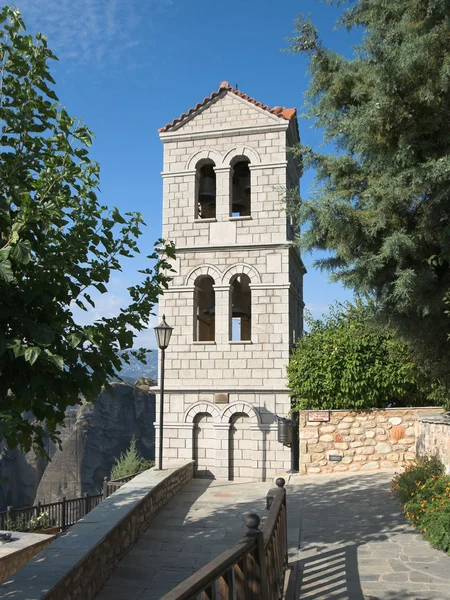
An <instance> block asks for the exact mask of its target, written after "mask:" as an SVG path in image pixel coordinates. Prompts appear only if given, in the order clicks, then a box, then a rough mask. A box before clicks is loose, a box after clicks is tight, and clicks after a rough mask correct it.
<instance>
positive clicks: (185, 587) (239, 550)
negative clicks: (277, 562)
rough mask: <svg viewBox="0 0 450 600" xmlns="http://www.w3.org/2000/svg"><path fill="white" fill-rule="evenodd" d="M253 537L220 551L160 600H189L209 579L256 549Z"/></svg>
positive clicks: (223, 572) (211, 579)
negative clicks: (220, 552)
mask: <svg viewBox="0 0 450 600" xmlns="http://www.w3.org/2000/svg"><path fill="white" fill-rule="evenodd" d="M256 546H257V541H256V539H255V538H251V537H243V538H242V539H241V540H239V542H237V543H236V544H235V545H234V546H232V547H231V548H229V549H228V550H225V552H222V554H220V555H219V556H217V557H216V558H214V559H213V560H212V561H211V562H209V563H208V564H207V565H205V566H204V567H202V568H201V569H199V570H198V571H197V572H196V573H194V574H193V575H191V576H190V577H188V579H186V580H185V581H183V582H182V583H180V584H179V585H177V587H176V588H174V589H173V590H171V591H170V592H169V593H168V594H166V595H165V596H163V597H162V598H161V600H190V599H191V598H192V597H193V596H194V597H195V596H196V595H197V594H200V593H201V592H202V591H203V590H204V588H205V587H207V586H208V585H209V584H210V582H211V581H215V580H216V579H218V578H219V577H221V576H222V575H224V574H225V573H226V572H227V571H229V570H230V569H231V568H233V567H234V565H235V564H236V563H238V562H240V561H241V560H243V559H244V558H245V557H246V556H247V554H248V553H249V552H252V551H253V550H255V549H256Z"/></svg>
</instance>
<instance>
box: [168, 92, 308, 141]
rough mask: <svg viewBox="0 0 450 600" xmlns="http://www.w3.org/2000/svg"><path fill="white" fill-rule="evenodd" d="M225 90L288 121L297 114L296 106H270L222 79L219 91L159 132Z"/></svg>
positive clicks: (175, 123)
mask: <svg viewBox="0 0 450 600" xmlns="http://www.w3.org/2000/svg"><path fill="white" fill-rule="evenodd" d="M223 91H227V92H232V93H233V94H235V95H236V96H239V98H243V99H244V100H247V102H250V104H254V105H255V106H258V107H259V108H262V109H263V110H266V111H267V112H270V113H271V114H273V115H276V116H277V117H280V118H281V119H285V120H287V121H289V120H290V119H292V117H293V116H295V115H296V114H297V110H296V109H295V108H284V107H283V106H274V107H273V108H270V106H267V105H266V104H262V102H258V101H257V100H255V99H254V98H251V97H250V96H249V95H248V94H244V93H243V92H241V91H239V90H238V89H236V88H234V87H233V86H231V85H230V84H229V83H228V81H221V82H220V85H219V90H218V91H217V92H213V93H212V94H211V95H210V96H208V97H207V98H204V99H203V101H202V102H199V103H198V104H196V105H195V106H194V107H193V108H190V109H189V110H188V112H187V113H183V114H182V115H180V116H179V117H178V118H177V119H174V120H173V121H172V122H171V123H167V125H165V126H164V127H161V129H158V132H159V133H164V132H166V131H170V130H171V129H172V127H175V126H176V125H178V124H179V123H181V122H182V121H184V119H186V118H187V117H189V116H191V115H192V114H193V113H194V112H196V111H198V110H200V108H202V107H203V106H205V105H206V104H208V102H211V101H212V100H214V98H217V96H218V95H219V94H220V93H221V92H223Z"/></svg>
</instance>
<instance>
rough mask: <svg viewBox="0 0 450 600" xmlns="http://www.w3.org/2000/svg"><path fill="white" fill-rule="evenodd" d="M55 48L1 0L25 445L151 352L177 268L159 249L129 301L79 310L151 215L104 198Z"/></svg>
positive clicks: (3, 168)
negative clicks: (148, 343)
mask: <svg viewBox="0 0 450 600" xmlns="http://www.w3.org/2000/svg"><path fill="white" fill-rule="evenodd" d="M52 59H55V56H54V55H53V54H52V52H51V51H50V49H49V48H48V46H47V41H46V38H45V37H44V36H42V35H39V34H38V35H37V36H36V38H33V37H32V36H30V35H28V34H26V31H25V26H24V24H23V22H22V19H21V17H20V13H19V11H18V10H16V9H11V8H8V7H5V8H3V9H2V10H1V11H0V124H1V138H0V142H1V145H0V439H2V438H4V439H6V441H7V443H8V445H9V446H10V447H13V446H16V445H18V444H20V445H21V446H22V447H23V448H24V449H25V450H28V449H29V448H30V447H31V445H32V444H37V445H38V446H39V445H40V448H41V449H42V439H43V437H45V436H46V435H48V436H50V438H52V439H53V440H57V438H58V431H57V426H58V425H59V424H60V423H62V421H63V419H64V412H65V409H66V408H67V407H68V406H69V405H73V404H76V403H77V402H78V400H79V398H80V397H81V396H84V397H85V398H86V400H88V401H95V399H96V397H97V395H98V394H99V392H100V391H101V388H102V386H103V385H104V384H105V382H106V381H107V380H111V379H112V378H117V375H118V372H119V371H120V369H121V364H122V360H125V361H127V362H128V361H129V359H130V355H134V356H135V357H137V358H138V359H140V360H143V359H144V356H145V353H144V351H143V350H142V349H141V350H132V347H133V340H134V337H135V332H136V331H140V330H142V329H144V328H146V327H147V326H148V322H149V318H150V315H151V314H152V312H151V311H152V308H153V305H154V303H155V301H156V300H157V297H158V295H159V294H160V293H162V291H163V290H164V288H165V287H167V282H168V270H170V265H169V263H168V261H167V260H166V259H165V258H160V255H159V254H158V252H156V249H155V252H154V253H153V254H152V255H150V256H149V257H148V258H149V259H153V260H155V261H156V262H155V267H154V268H153V269H150V268H146V269H143V270H142V271H140V272H141V273H142V278H141V279H142V282H141V283H139V284H138V285H135V286H133V287H130V288H129V294H130V302H129V305H128V306H127V307H125V308H123V309H121V310H120V313H119V314H118V315H117V316H115V317H111V318H101V319H99V320H98V321H96V322H95V323H94V324H93V325H90V326H85V327H82V326H80V325H78V324H77V323H76V322H75V320H74V317H73V312H72V308H73V307H74V305H77V306H78V307H79V308H81V309H83V310H87V308H88V306H89V305H90V306H94V302H93V300H92V298H91V296H90V290H92V289H94V288H95V289H96V290H98V291H99V292H101V293H105V292H106V291H107V287H106V286H107V284H108V282H109V280H110V277H111V273H113V272H114V271H120V269H121V266H120V261H121V260H122V259H123V258H125V257H126V258H130V257H133V256H134V255H135V254H136V253H137V252H139V250H138V247H137V242H136V240H137V238H139V236H140V235H141V231H142V226H143V225H144V223H143V219H142V216H141V215H140V214H139V213H131V212H130V213H126V214H125V215H121V214H120V213H119V211H118V210H117V209H115V208H113V209H111V210H110V209H108V208H107V207H106V206H103V205H101V204H100V203H99V202H98V200H97V191H98V186H99V166H98V164H97V163H95V162H93V161H92V160H90V158H89V155H88V148H89V146H90V145H91V141H92V133H91V132H90V131H89V129H88V128H87V127H86V126H85V125H84V124H83V123H81V122H78V121H76V120H75V119H73V118H71V117H70V116H69V115H68V114H67V112H66V110H65V109H64V108H63V107H61V105H60V104H59V102H58V97H57V96H56V94H55V91H54V89H53V86H54V83H55V82H54V80H53V78H52V76H51V75H50V72H49V67H48V63H49V61H50V60H52ZM159 242H162V240H159ZM165 252H166V256H169V257H171V256H173V248H172V246H171V245H166V246H165Z"/></svg>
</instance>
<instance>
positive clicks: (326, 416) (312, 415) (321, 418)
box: [308, 410, 330, 423]
mask: <svg viewBox="0 0 450 600" xmlns="http://www.w3.org/2000/svg"><path fill="white" fill-rule="evenodd" d="M329 420H330V411H329V410H312V411H310V412H309V413H308V421H309V422H310V423H317V422H324V423H327V422H328V421H329Z"/></svg>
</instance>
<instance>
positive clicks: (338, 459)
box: [328, 454, 342, 462]
mask: <svg viewBox="0 0 450 600" xmlns="http://www.w3.org/2000/svg"><path fill="white" fill-rule="evenodd" d="M328 460H331V462H341V460H342V456H339V455H338V454H329V455H328Z"/></svg>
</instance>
